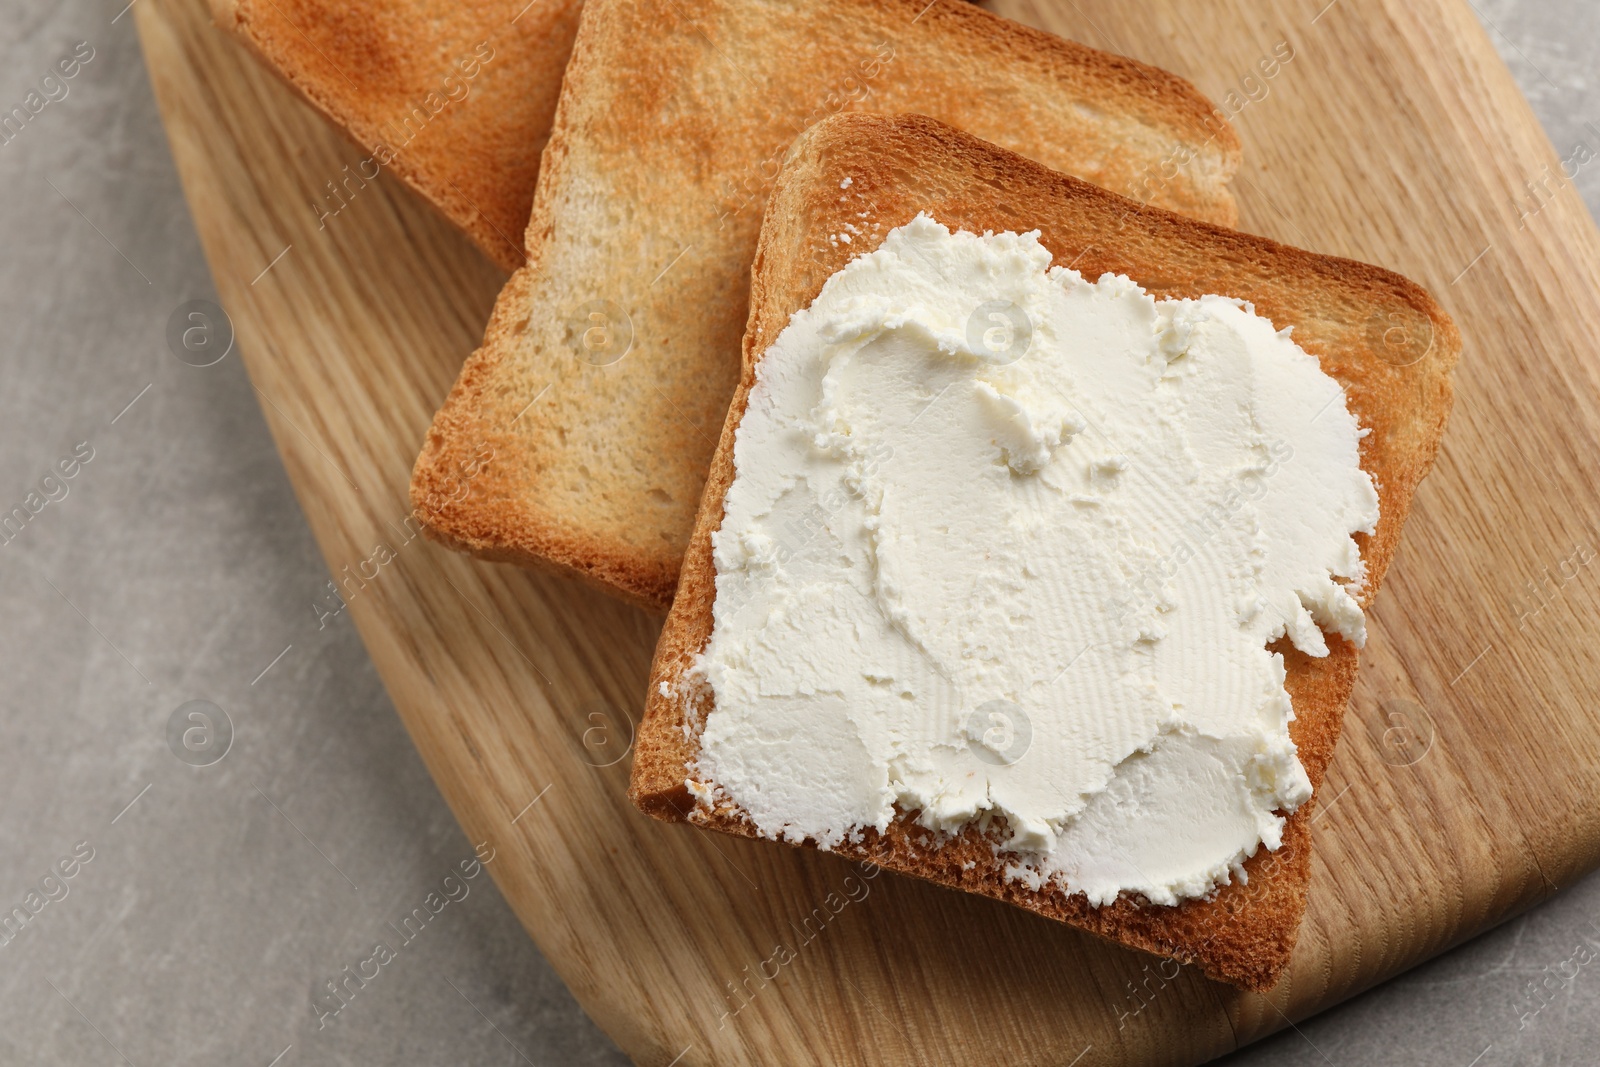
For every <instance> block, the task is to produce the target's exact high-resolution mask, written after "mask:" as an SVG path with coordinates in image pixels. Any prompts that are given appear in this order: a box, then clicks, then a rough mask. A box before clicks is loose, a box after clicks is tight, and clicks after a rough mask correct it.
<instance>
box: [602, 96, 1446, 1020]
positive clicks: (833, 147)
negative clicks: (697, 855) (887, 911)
mask: <svg viewBox="0 0 1600 1067" xmlns="http://www.w3.org/2000/svg"><path fill="white" fill-rule="evenodd" d="M845 177H849V178H850V179H851V184H850V191H851V192H852V193H855V194H858V195H859V196H860V197H861V198H863V199H865V200H867V201H870V202H871V203H872V204H873V205H875V214H874V215H873V216H872V218H871V219H870V222H872V223H874V224H876V225H874V226H873V227H871V229H870V232H871V234H872V236H871V237H870V238H867V239H865V240H863V241H862V242H860V243H858V244H856V245H855V246H852V247H844V248H840V247H835V246H834V244H833V243H832V242H830V241H828V240H827V235H829V234H833V233H837V232H839V227H840V225H841V222H842V221H844V220H845V219H847V218H850V217H852V216H853V212H854V207H855V204H856V201H855V200H854V199H852V198H850V197H841V195H840V183H841V181H842V180H843V179H844V178H845ZM921 211H927V212H929V213H931V214H932V215H933V216H934V217H935V218H937V219H939V220H940V221H941V222H943V223H945V224H946V225H949V226H951V227H952V228H955V227H957V226H959V227H961V228H964V229H968V230H972V231H974V232H979V233H981V232H984V231H985V230H993V231H1002V230H1013V231H1026V230H1032V229H1038V230H1040V231H1041V240H1042V241H1043V243H1044V245H1045V247H1046V248H1048V249H1049V250H1050V251H1051V253H1052V254H1053V256H1054V261H1055V262H1056V263H1057V264H1062V265H1065V264H1073V265H1074V266H1075V267H1076V269H1077V270H1079V271H1080V272H1081V273H1082V274H1084V275H1085V276H1086V277H1090V278H1095V277H1098V276H1100V275H1101V274H1102V273H1105V272H1107V271H1110V272H1115V273H1118V274H1125V275H1127V276H1129V277H1131V278H1133V279H1134V280H1135V281H1137V282H1139V283H1140V284H1142V285H1144V286H1145V287H1146V288H1147V289H1149V290H1151V291H1152V292H1154V293H1156V294H1158V295H1161V296H1172V297H1195V296H1200V295H1203V294H1206V293H1221V294H1225V295H1229V296H1235V297H1240V298H1243V299H1246V300H1249V301H1252V302H1253V303H1254V304H1255V308H1256V310H1257V312H1259V313H1260V314H1262V315H1264V316H1266V317H1267V318H1269V319H1271V320H1272V321H1273V322H1274V323H1275V324H1276V325H1278V326H1279V327H1280V328H1281V327H1284V326H1292V327H1293V328H1294V338H1295V340H1296V342H1298V343H1299V344H1300V346H1301V347H1302V348H1304V349H1305V350H1306V351H1307V352H1310V353H1311V354H1312V355H1314V356H1316V357H1317V358H1318V360H1319V361H1320V362H1321V364H1322V367H1323V370H1324V371H1326V372H1327V373H1328V374H1329V375H1331V376H1332V377H1334V378H1335V379H1337V380H1338V381H1339V382H1340V383H1341V384H1343V385H1344V386H1346V396H1347V397H1348V403H1349V405H1350V408H1351V410H1352V411H1353V412H1354V413H1355V414H1356V416H1357V417H1358V418H1359V419H1360V421H1361V424H1362V425H1363V426H1365V427H1368V428H1370V429H1371V431H1372V432H1371V433H1370V434H1368V435H1367V437H1366V438H1365V439H1364V440H1363V442H1362V466H1363V467H1364V468H1365V469H1366V470H1367V471H1368V472H1369V473H1370V474H1371V475H1372V476H1373V478H1374V480H1375V481H1376V482H1377V483H1378V487H1379V501H1380V510H1381V518H1380V520H1379V523H1378V528H1377V532H1376V533H1375V534H1373V535H1372V536H1370V537H1364V538H1361V539H1360V540H1361V542H1362V545H1361V547H1362V557H1363V559H1364V560H1365V561H1366V564H1367V573H1368V581H1367V583H1366V586H1365V588H1364V591H1363V600H1364V602H1366V603H1370V602H1371V598H1372V597H1373V596H1374V595H1375V594H1376V592H1377V589H1378V587H1379V585H1380V583H1381V582H1382V579H1383V576H1384V572H1385V570H1386V569H1387V568H1388V565H1389V561H1390V560H1391V559H1392V558H1393V556H1394V551H1395V548H1396V546H1397V544H1398V542H1399V538H1400V531H1401V527H1402V526H1403V525H1404V522H1405V517H1406V514H1407V512H1408V511H1409V509H1410V505H1411V498H1412V495H1413V493H1414V491H1415V489H1416V486H1417V483H1418V482H1420V481H1421V479H1422V477H1423V476H1424V475H1425V474H1426V473H1427V471H1428V469H1429V467H1430V466H1431V465H1432V463H1433V458H1434V455H1435V453H1436V452H1437V450H1438V447H1439V440H1440V437H1441V436H1442V434H1443V431H1444V422H1445V419H1446V417H1447V415H1448V414H1449V409H1450V401H1451V385H1450V371H1451V368H1452V367H1453V366H1454V364H1455V361H1456V358H1457V356H1458V355H1459V353H1460V348H1461V339H1460V336H1459V334H1458V333H1457V332H1456V328H1455V326H1454V324H1453V323H1452V322H1451V321H1450V319H1449V318H1448V317H1447V316H1446V315H1445V314H1444V312H1443V311H1442V310H1441V309H1440V308H1439V306H1438V305H1437V304H1436V303H1435V302H1434V301H1433V299H1432V298H1431V297H1430V296H1429V295H1428V294H1427V293H1426V292H1425V291H1423V290H1422V289H1421V288H1420V287H1419V286H1417V285H1415V284H1414V283H1412V282H1410V281H1408V280H1406V279H1405V278H1402V277H1400V276H1399V275H1396V274H1392V273H1390V272H1389V271H1385V270H1382V269H1380V268H1378V267H1373V266H1368V265H1367V264H1364V263H1356V262H1353V261H1351V260H1345V259H1336V258H1334V257H1331V256H1320V255H1315V254H1313V253H1310V252H1304V251H1301V250H1299V249H1295V248H1289V247H1286V246H1284V245H1280V244H1277V243H1275V242H1273V241H1270V240H1267V239H1266V238H1262V237H1253V236H1250V235H1247V234H1241V233H1236V232H1234V231H1232V230H1227V229H1224V228H1221V227H1218V226H1213V225H1210V224H1207V223H1203V222H1197V221H1194V220H1192V219H1187V218H1183V217H1181V216H1178V215H1174V214H1171V213H1168V212H1165V211H1160V210H1157V209H1141V208H1140V207H1139V205H1137V204H1134V203H1132V202H1130V201H1128V200H1125V199H1123V198H1121V197H1118V196H1115V195H1114V194H1111V193H1108V192H1106V191H1104V190H1102V189H1098V188H1095V187H1094V186H1091V185H1088V184H1087V183H1084V182H1081V181H1077V180H1075V179H1073V178H1070V177H1068V176H1066V175H1063V174H1059V173H1056V172H1053V171H1050V170H1048V169H1046V168H1044V167H1041V166H1039V165H1038V164H1036V163H1033V162H1031V161H1029V160H1026V159H1023V158H1022V157H1020V156H1017V155H1014V154H1012V153H1010V152H1007V151H1005V150H1004V149H1001V148H999V147H997V146H995V145H991V144H987V143H985V142H983V141H980V140H978V139H977V138H975V137H972V136H970V135H968V134H966V133H963V132H961V131H959V130H955V129H952V128H950V127H948V126H945V125H943V124H941V123H938V122H935V121H934V120H932V119H928V118H924V117H921V116H902V117H900V118H894V119H890V118H883V117H879V116H869V115H848V116H840V117H837V118H834V119H830V120H828V121H827V122H825V123H822V124H819V125H818V126H816V127H814V128H813V129H812V130H810V131H809V132H808V133H807V134H806V135H805V136H804V137H803V138H802V139H801V140H800V141H799V142H798V143H797V144H796V146H795V149H794V151H793V153H791V156H790V158H789V159H788V161H787V162H786V164H785V167H784V170H783V173H782V174H781V175H780V176H779V179H778V184H777V188H776V189H775V191H774V193H773V199H772V202H771V204H770V205H769V207H768V211H767V220H766V223H765V226H764V227H763V229H762V233H761V244H760V249H759V251H758V253H757V255H756V262H755V271H754V276H753V280H752V284H751V301H750V319H749V324H748V327H747V330H746V333H745V342H744V363H743V372H742V374H741V377H740V382H739V387H738V391H737V393H736V395H735V397H734V402H733V405H732V407H731V408H730V410H729V413H728V418H727V420H726V422H725V423H724V426H723V430H722V436H721V440H720V443H719V446H718V449H717V453H716V456H715V458H714V459H713V462H712V467H711V475H710V478H709V481H708V483H707V485H706V491H705V496H704V498H703V501H702V505H701V510H700V514H699V516H698V519H697V521H696V524H695V530H694V535H693V537H692V539H691V541H690V546H689V551H688V554H687V557H686V559H685V561H684V565H683V571H682V578H681V583H680V585H679V589H678V594H677V599H676V600H675V601H674V603H673V606H672V611H671V613H670V614H669V615H668V617H667V623H666V627H665V629H664V630H663V631H662V634H661V640H660V643H659V644H658V645H657V647H656V655H655V661H654V663H653V664H652V666H651V675H650V692H649V698H648V706H647V708H646V712H645V718H644V722H643V723H642V725H641V727H640V730H639V735H638V741H637V747H636V752H635V757H634V764H633V777H632V783H631V789H630V794H631V796H632V797H633V800H634V803H636V804H637V805H638V806H639V807H640V808H641V809H643V810H644V811H646V812H647V813H649V814H651V815H654V816H656V817H658V818H666V819H681V818H690V819H691V820H692V821H695V822H697V823H700V824H701V825H705V826H708V827H711V828H714V829H718V830H723V831H726V832H729V833H735V834H744V835H752V834H753V833H754V831H753V828H752V827H751V826H750V825H749V823H748V822H747V821H746V820H745V819H744V818H743V816H742V815H741V814H740V813H739V812H738V811H736V810H731V809H724V810H716V811H711V810H708V809H706V808H704V807H695V806H693V804H692V802H691V798H690V796H689V793H688V791H687V789H686V788H685V784H684V782H685V778H686V777H687V767H688V765H689V764H690V762H691V761H692V760H693V759H694V757H695V753H696V751H697V744H698V742H697V739H696V736H695V724H696V723H698V722H703V715H704V714H705V712H706V710H708V707H707V705H708V704H709V700H710V697H709V694H705V693H699V694H696V695H694V699H695V700H696V701H697V702H698V712H695V713H692V712H691V709H690V707H689V706H688V701H687V700H686V699H685V695H686V694H685V688H686V687H685V686H684V685H683V684H682V679H683V678H684V675H685V672H686V671H687V669H688V668H689V667H690V665H691V663H692V661H693V659H694V657H695V655H696V654H698V652H699V651H700V650H701V649H703V648H704V647H705V643H706V641H707V640H708V639H709V637H710V634H711V625H712V610H711V609H712V604H713V601H714V599H715V578H716V575H715V569H714V566H713V563H712V558H711V534H712V532H713V531H714V530H716V529H717V528H718V527H719V526H720V525H721V522H722V501H723V497H724V496H725V495H726V493H727V489H728V486H729V485H730V484H731V482H732V480H733V473H734V471H733V454H732V450H733V438H734V432H735V430H736V428H737V426H738V423H739V419H740V417H741V416H742V413H743V411H744V406H745V402H746V399H747V396H748V391H749V389H750V387H751V386H752V385H753V384H754V381H755V366H756V363H757V362H758V361H759V359H760V357H761V354H762V352H763V351H765V349H766V347H767V345H769V344H770V343H771V341H772V340H773V338H775V337H776V336H777V334H778V333H779V332H780V331H781V330H782V329H783V327H784V326H785V325H786V324H787V323H788V321H789V318H790V316H791V315H792V314H793V313H794V312H795V311H797V310H799V309H800V308H803V307H805V306H807V305H809V304H810V303H811V301H812V300H813V299H814V298H815V297H816V295H817V293H818V292H819V291H820V290H821V288H822V284H823V282H824V281H825V280H826V279H827V278H828V277H829V276H830V275H831V274H833V273H834V272H835V271H837V270H838V269H839V268H841V267H842V266H843V265H844V264H845V262H846V261H847V260H848V259H849V258H850V256H851V255H854V254H859V253H861V252H866V251H870V250H871V249H872V248H874V247H876V245H877V244H878V243H879V242H881V240H882V237H883V235H884V234H885V233H887V232H888V231H889V230H890V229H892V228H893V227H895V226H899V225H902V224H904V223H905V222H908V221H909V220H910V219H911V218H913V217H914V216H915V215H916V214H917V213H918V212H921ZM862 228H863V229H867V228H868V227H862ZM1329 646H1330V649H1331V652H1330V654H1329V655H1328V656H1327V657H1326V658H1323V659H1313V658H1311V657H1308V656H1305V655H1303V654H1301V653H1299V652H1296V651H1295V650H1294V649H1292V648H1290V647H1286V646H1285V647H1282V648H1280V651H1283V652H1284V654H1285V662H1286V664H1287V667H1288V673H1289V679H1288V688H1289V693H1290V696H1291V698H1292V700H1293V703H1294V708H1295V715H1296V718H1295V721H1294V723H1293V724H1292V726H1291V734H1292V736H1293V738H1294V740H1295V743H1296V745H1297V746H1299V749H1300V758H1301V761H1302V762H1303V763H1304V765H1305V768H1306V773H1307V774H1308V775H1309V776H1310V778H1311V781H1312V784H1313V786H1320V785H1321V783H1322V780H1323V776H1324V774H1325V773H1326V770H1327V766H1328V762H1329V761H1330V760H1331V759H1332V757H1333V751H1334V746H1335V743H1336V742H1337V740H1338V736H1339V727H1340V724H1341V721H1342V718H1343V715H1344V709H1345V706H1346V704H1347V702H1348V700H1349V696H1350V690H1351V687H1352V686H1353V684H1354V682H1355V673H1356V650H1355V649H1354V648H1353V647H1352V646H1351V645H1349V644H1348V643H1346V642H1344V641H1342V640H1340V639H1338V638H1330V640H1329ZM1313 804H1314V801H1313V802H1312V803H1308V804H1306V805H1303V806H1302V807H1301V808H1300V809H1299V810H1297V811H1296V812H1295V813H1294V814H1293V815H1292V816H1290V818H1289V820H1288V825H1287V827H1286V830H1285V847H1284V848H1283V849H1280V850H1279V851H1278V852H1276V853H1268V852H1267V851H1266V850H1264V849H1263V850H1261V851H1259V852H1258V853H1257V854H1256V856H1254V857H1253V858H1252V859H1251V860H1250V861H1249V862H1248V863H1246V865H1245V869H1246V871H1247V873H1248V874H1249V875H1250V881H1249V884H1248V886H1246V885H1241V884H1237V883H1236V884H1234V885H1231V886H1228V887H1225V888H1223V889H1222V890H1220V891H1219V892H1218V893H1217V894H1216V895H1215V897H1214V898H1212V899H1210V900H1197V901H1189V902H1186V903H1184V904H1181V905H1179V906H1177V907H1175V908H1161V907H1151V906H1144V907H1141V906H1139V905H1138V904H1137V903H1136V902H1134V901H1131V900H1126V899H1123V900H1118V901H1117V902H1116V903H1115V904H1113V905H1110V906H1107V907H1102V908H1090V907H1088V906H1087V905H1086V904H1085V903H1084V901H1083V898H1081V897H1077V898H1070V899H1063V898H1061V897H1059V896H1057V895H1052V894H1043V893H1038V892H1035V891H1032V890H1029V889H1027V888H1026V887H1024V886H1019V885H1016V884H1013V883H1011V882H1009V881H1007V880H1006V879H1005V878H1004V877H1003V876H1002V875H1001V870H1000V868H1001V863H1000V861H998V860H997V859H996V858H995V856H994V853H993V852H992V850H991V847H990V844H989V842H988V841H986V840H979V839H977V838H976V837H975V836H973V835H971V834H968V835H966V836H965V837H964V838H963V839H961V840H960V841H958V843H956V844H954V845H950V846H946V847H943V848H938V849H930V848H928V847H927V845H928V841H927V840H925V838H926V835H925V833H924V832H923V831H921V830H919V829H917V828H916V827H914V826H913V825H912V824H911V823H909V822H908V821H906V820H902V821H901V822H900V823H898V824H896V825H895V826H894V827H892V828H891V830H890V831H889V832H888V833H887V834H885V835H883V836H882V837H878V836H876V835H869V837H868V838H867V840H866V841H865V842H864V843H862V844H860V845H852V846H847V847H844V848H841V849H840V850H839V851H841V852H843V853H845V854H846V855H852V856H859V857H860V858H864V859H870V860H872V861H873V862H875V863H878V864H880V865H882V866H885V867H889V868H891V869H894V870H898V871H903V872H905V873H907V874H913V875H917V876H919V877H923V878H927V879H930V880H932V881H935V882H939V883H942V884H945V885H950V886H953V887H956V888H960V889H965V890H968V891H971V892H977V893H982V894H985V895H988V896H994V897H998V898H1000V899H1004V900H1008V901H1010V902H1011V903H1013V904H1017V905H1019V906H1021V907H1024V908H1027V909H1028V910H1030V911H1036V912H1038V913H1040V914H1041V915H1047V916H1049V917H1051V918H1056V919H1061V920H1064V921H1066V922H1070V923H1072V924H1073V925H1076V926H1080V927H1082V928H1084V929H1087V930H1090V931H1093V932H1094V933H1097V934H1100V935H1102V936H1105V937H1108V938H1111V939H1113V940H1115V941H1118V942H1120V943H1123V944H1127V945H1132V946H1135V947H1138V948H1143V949H1147V950H1149V951H1152V952H1158V953H1161V954H1164V955H1169V956H1172V957H1175V958H1177V959H1180V960H1185V961H1193V962H1195V963H1198V964H1199V965H1200V967H1201V968H1202V969H1203V970H1204V971H1205V973H1206V974H1208V975H1210V976H1212V977H1214V978H1219V979H1222V980H1224V981H1228V982H1232V983H1234V984H1235V985H1239V986H1242V987H1244V988H1247V989H1255V990H1264V989H1267V988H1270V987H1271V986H1272V985H1273V984H1274V983H1275V982H1276V981H1277V979H1278V977H1279V976H1280V975H1281V974H1282V973H1283V970H1284V968H1285V967H1287V965H1288V961H1289V955H1290V952H1291V951H1292V949H1293V947H1294V938H1295V933H1296V930H1297V929H1298V926H1299V922H1300V918H1301V916H1302V915H1303V914H1304V911H1305V887H1306V884H1307V882H1308V880H1309V878H1310V870H1311V867H1310V833H1309V819H1310V813H1311V811H1312V807H1313ZM967 862H972V863H974V864H976V866H974V867H973V868H972V869H970V870H965V869H963V864H964V863H967Z"/></svg>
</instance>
